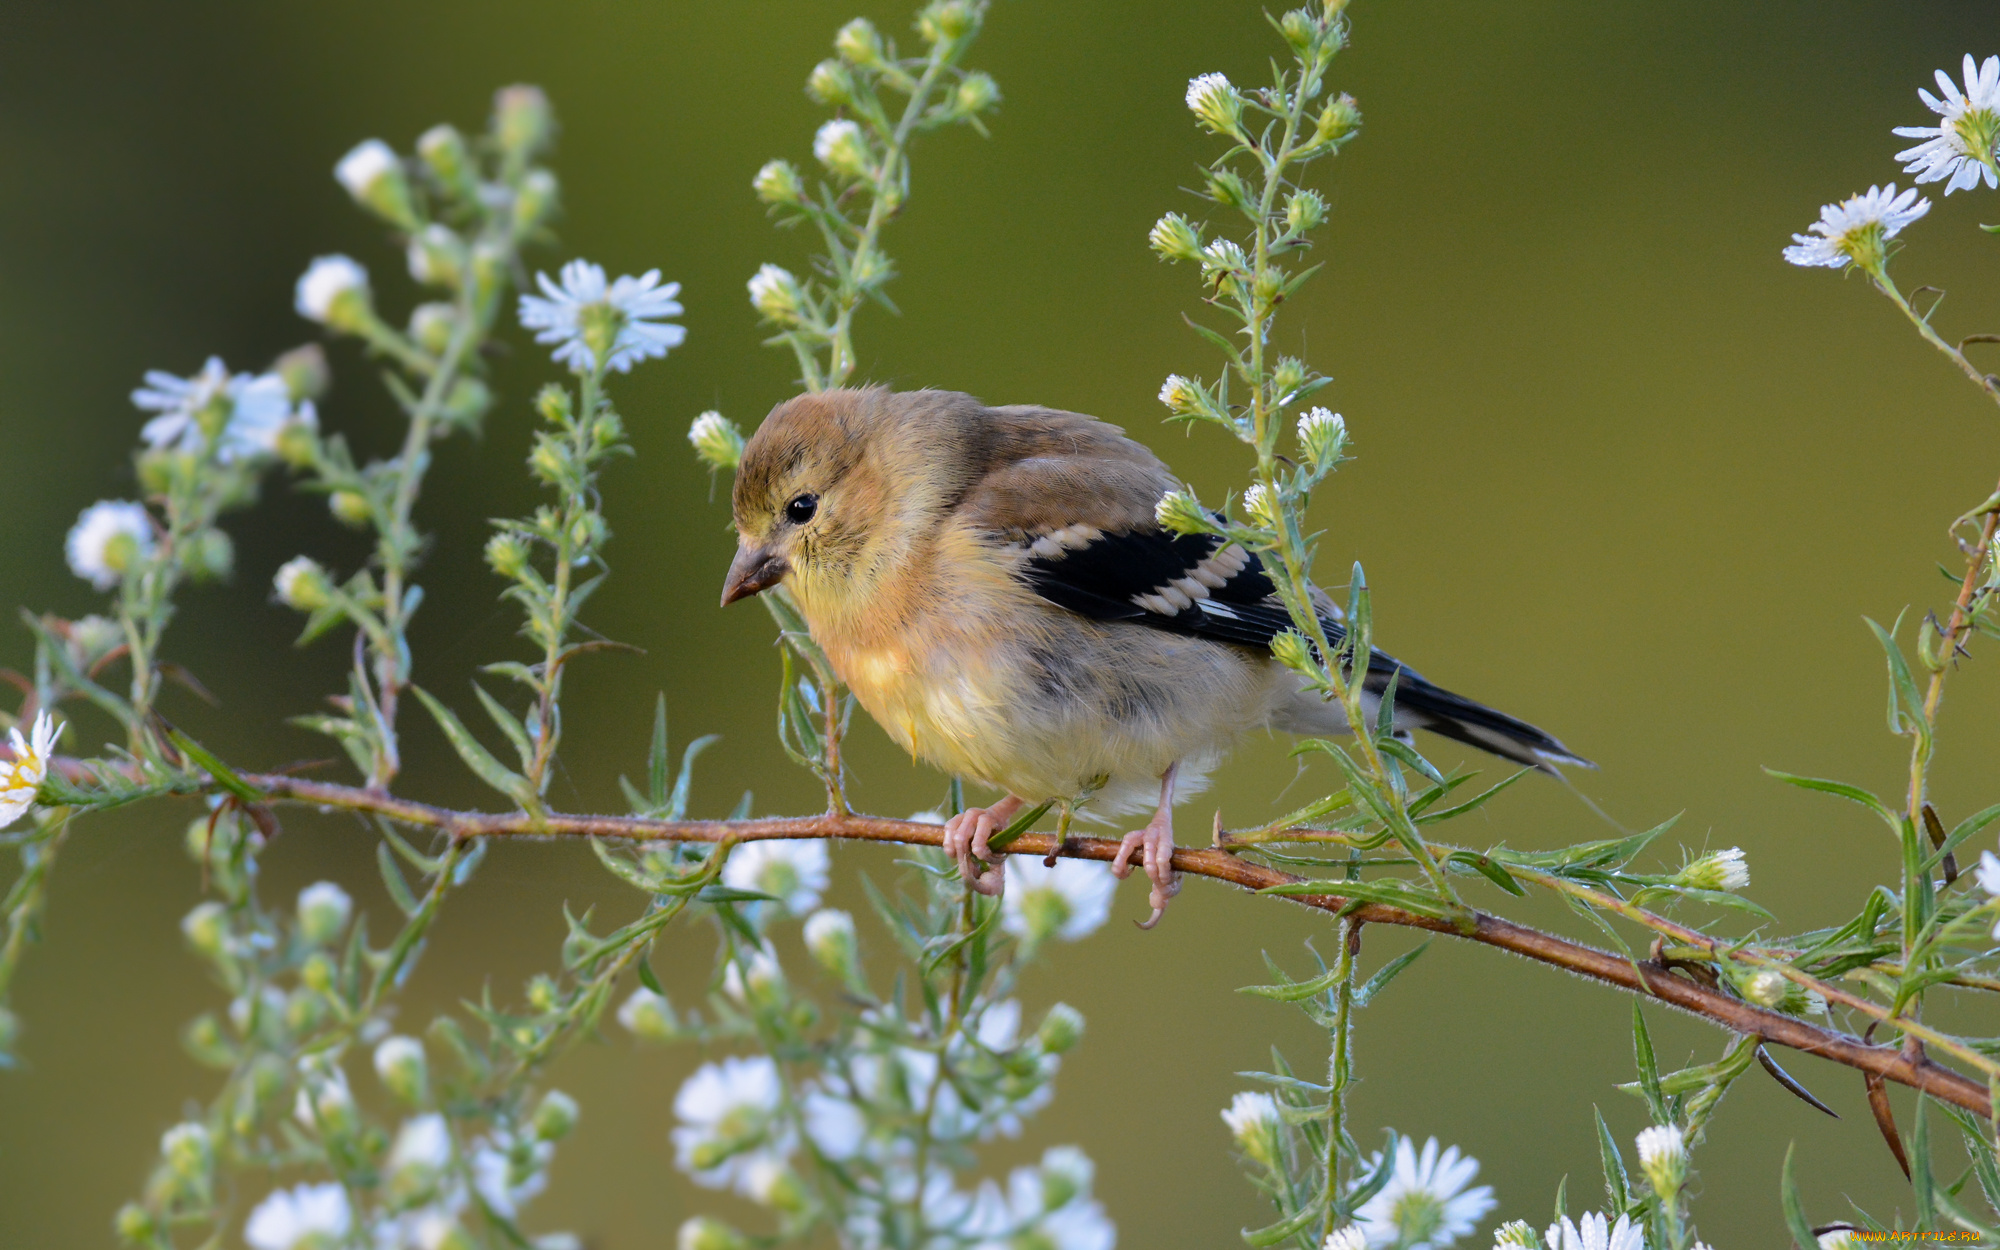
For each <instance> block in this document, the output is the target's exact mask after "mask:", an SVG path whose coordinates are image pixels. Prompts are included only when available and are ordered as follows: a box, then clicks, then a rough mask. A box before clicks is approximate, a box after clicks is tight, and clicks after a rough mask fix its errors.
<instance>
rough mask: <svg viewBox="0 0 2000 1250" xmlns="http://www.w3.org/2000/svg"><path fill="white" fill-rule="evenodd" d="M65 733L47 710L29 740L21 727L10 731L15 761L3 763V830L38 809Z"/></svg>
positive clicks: (40, 714)
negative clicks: (51, 762)
mask: <svg viewBox="0 0 2000 1250" xmlns="http://www.w3.org/2000/svg"><path fill="white" fill-rule="evenodd" d="M61 732H62V726H61V725H59V724H57V723H56V722H55V721H52V720H50V719H49V714H48V712H47V710H43V711H39V712H36V713H35V719H34V723H33V724H31V725H29V726H28V736H27V737H25V738H23V737H22V736H21V730H20V728H19V727H18V726H16V727H15V728H13V729H9V730H8V731H7V747H8V750H9V751H10V752H11V753H12V756H13V758H11V759H5V760H0V829H5V828H6V827H7V826H8V825H11V824H13V823H14V822H15V821H17V820H19V819H20V818H21V817H22V815H23V814H25V813H26V812H27V810H28V809H29V808H31V807H33V806H34V805H35V793H36V792H37V791H38V790H40V789H41V788H42V781H43V779H44V778H46V777H47V776H48V775H49V759H50V757H51V756H52V755H53V754H54V752H55V746H56V735H57V734H60V733H61Z"/></svg>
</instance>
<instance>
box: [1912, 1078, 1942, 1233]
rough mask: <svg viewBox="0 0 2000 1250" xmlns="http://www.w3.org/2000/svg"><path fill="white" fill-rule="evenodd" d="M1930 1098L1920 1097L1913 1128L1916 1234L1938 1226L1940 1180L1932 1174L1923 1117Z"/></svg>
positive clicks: (1929, 1139) (1919, 1095) (1928, 1141)
mask: <svg viewBox="0 0 2000 1250" xmlns="http://www.w3.org/2000/svg"><path fill="white" fill-rule="evenodd" d="M1929 1101H1930V1099H1928V1098H1926V1097H1924V1096H1923V1095H1922V1094H1918V1095H1917V1119H1916V1123H1915V1124H1913V1125H1912V1126H1911V1128H1910V1189H1911V1192H1912V1193H1913V1194H1914V1195H1915V1196H1916V1200H1917V1231H1918V1232H1920V1233H1927V1232H1930V1231H1932V1230H1933V1229H1935V1228H1936V1227H1937V1216H1938V1205H1937V1179H1936V1178H1935V1177H1934V1176H1932V1174H1931V1130H1930V1123H1929V1121H1928V1120H1927V1119H1926V1118H1925V1116H1924V1105H1925V1104H1926V1103H1928V1102H1929Z"/></svg>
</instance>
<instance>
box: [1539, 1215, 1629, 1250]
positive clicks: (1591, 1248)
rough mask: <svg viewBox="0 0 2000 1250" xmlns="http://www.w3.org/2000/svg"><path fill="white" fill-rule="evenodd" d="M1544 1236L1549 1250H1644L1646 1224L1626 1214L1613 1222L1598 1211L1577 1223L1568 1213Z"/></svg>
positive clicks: (1550, 1227) (1551, 1226)
mask: <svg viewBox="0 0 2000 1250" xmlns="http://www.w3.org/2000/svg"><path fill="white" fill-rule="evenodd" d="M1543 1237H1544V1238H1545V1239H1546V1240H1547V1241H1548V1243H1549V1247H1548V1250H1645V1246H1646V1227H1645V1225H1643V1224H1634V1223H1633V1222H1632V1220H1631V1218H1630V1217H1629V1216H1624V1215H1621V1216H1619V1217H1618V1222H1617V1223H1616V1224H1612V1223H1611V1222H1610V1221H1609V1220H1607V1219H1606V1218H1605V1217H1604V1216H1602V1215H1599V1214H1598V1213H1597V1212H1595V1211H1588V1212H1585V1213H1584V1216H1583V1218H1582V1219H1580V1220H1578V1221H1577V1222H1576V1223H1574V1224H1572V1223H1570V1219H1569V1217H1568V1216H1567V1215H1565V1216H1563V1217H1562V1219H1561V1220H1559V1221H1557V1222H1556V1223H1554V1224H1551V1225H1549V1231H1548V1232H1546V1233H1544V1234H1543Z"/></svg>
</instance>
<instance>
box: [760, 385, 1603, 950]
mask: <svg viewBox="0 0 2000 1250" xmlns="http://www.w3.org/2000/svg"><path fill="white" fill-rule="evenodd" d="M1177 484H1178V483H1177V482H1176V480H1175V478H1174V476H1173V475H1172V474H1171V473H1170V472H1169V471H1168V470H1167V467H1166V465H1164V464H1162V463H1161V462H1160V460H1159V458H1158V457H1157V456H1155V455H1154V454H1153V453H1152V452H1151V451H1149V450H1147V449H1146V448H1145V447H1143V446H1141V445H1140V444H1139V443H1137V442H1134V441H1133V440H1132V439H1129V438H1127V437H1126V436H1125V434H1124V432H1123V431H1121V430H1119V429H1118V428H1117V427H1116V426H1113V425H1109V424H1107V423H1105V422H1103V421H1099V420H1097V419H1095V418H1093V417H1087V416H1083V415H1081V414H1079V413H1074V412H1062V411H1059V410H1056V409H1052V408H1042V407H1036V406H1032V405H1008V406H1005V407H996V408H989V407H987V406H985V405H984V404H982V403H980V402H979V401H978V400H977V399H974V398H973V397H972V396H970V395H963V394H959V393H956V392H952V391H935V390H922V391H910V392H892V391H890V390H888V389H886V388H883V387H868V388H861V389H843V390H831V391H823V392H819V393H816V394H808V395H801V396H799V397H797V398H795V399H791V400H788V401H786V402H785V403H782V404H780V405H778V406H777V407H776V408H774V409H773V410H772V411H771V414H770V415H769V416H768V417H766V418H765V419H764V423H763V424H762V425H761V426H760V427H758V430H757V432H756V434H755V435H753V436H752V437H751V438H750V440H749V442H748V443H747V444H746V445H745V446H744V449H743V457H742V462H741V464H740V466H739V468H738V470H737V474H736V484H735V490H734V494H733V497H732V505H733V511H734V514H735V522H736V531H737V536H738V545H737V551H736V559H735V561H734V562H733V563H732V564H731V565H730V567H729V576H728V580H727V581H726V582H725V583H724V585H723V590H722V602H723V604H724V606H727V605H729V604H731V603H734V602H735V601H737V600H738V599H742V598H746V597H747V596H750V595H754V594H757V593H759V592H761V591H765V590H769V589H770V588H772V587H774V586H777V585H779V584H780V583H783V584H784V585H785V586H787V587H788V588H789V589H790V592H791V594H792V597H793V598H794V600H795V601H796V602H797V604H798V608H799V611H800V613H801V614H802V615H803V616H804V617H805V621H806V624H807V626H808V628H809V629H810V630H811V631H812V637H813V641H814V642H816V643H818V644H819V646H820V647H821V649H822V650H824V651H825V653H826V657H827V660H828V662H829V663H831V664H832V666H833V669H834V671H835V672H836V673H837V674H838V675H839V677H840V679H841V680H842V681H843V682H845V683H846V684H847V686H848V688H849V689H850V690H852V691H853V692H854V695H855V697H856V698H857V699H858V700H859V701H860V703H861V706H862V707H864V708H866V709H868V712H869V714H870V715H872V716H873V717H874V718H875V720H876V721H877V722H878V723H879V724H880V725H881V726H882V728H883V730H884V731H886V732H887V733H888V735H889V736H890V737H891V738H892V739H894V740H895V741H896V742H897V743H898V744H900V745H901V746H902V747H903V748H904V749H905V750H907V751H909V752H910V753H911V754H912V755H913V756H920V757H922V758H923V759H925V760H928V761H929V762H930V763H932V764H934V765H936V766H937V767H938V768H940V769H942V770H944V771H945V772H947V773H952V774H955V775H957V776H961V777H966V778H970V779H973V780H975V781H979V782H983V783H985V784H987V785H990V786H993V787H995V788H997V789H999V790H1001V791H1003V792H1004V795H1005V797H1003V798H1002V799H1001V800H1000V801H998V802H996V803H994V804H992V805H991V806H988V807H984V808H972V809H969V810H967V811H965V812H963V813H961V814H960V815H957V816H955V817H953V818H952V819H951V820H950V821H949V822H948V823H947V825H946V828H945V848H946V850H947V851H948V852H950V853H951V855H952V856H953V857H954V858H955V859H956V860H957V861H958V865H959V869H960V871H961V872H962V873H963V874H964V876H965V879H966V880H967V881H968V882H969V883H971V884H972V885H973V886H974V888H976V889H979V890H980V891H982V892H983V893H987V894H996V893H998V892H999V891H1000V888H1001V886H1002V884H1003V883H1004V880H1005V877H1004V875H1003V874H1002V872H1001V871H1000V870H999V868H998V867H987V865H994V864H997V861H998V855H997V853H995V852H994V851H993V850H992V849H991V847H990V846H989V841H990V839H991V838H992V836H993V835H994V834H995V833H997V832H999V831H1000V830H1002V829H1004V828H1006V827H1007V824H1008V822H1009V821H1011V820H1012V819H1013V818H1014V817H1015V816H1016V814H1018V813H1019V812H1020V811H1021V810H1022V809H1023V808H1025V807H1027V806H1030V805H1032V804H1038V803H1041V802H1043V801H1045V800H1055V801H1058V802H1065V803H1070V802H1076V801H1078V800H1081V799H1084V798H1086V797H1087V799H1088V803H1089V805H1090V807H1091V809H1093V810H1094V811H1096V812H1099V813H1103V814H1106V815H1112V814H1118V813H1124V812H1137V811H1144V810H1147V809H1149V808H1150V809H1151V810H1152V812H1153V815H1152V819H1151V820H1149V821H1148V822H1147V823H1146V825H1145V827H1144V828H1142V829H1138V830H1135V831H1133V832H1131V833H1128V834H1126V835H1125V837H1124V840H1123V842H1122V843H1121V844H1120V846H1119V849H1118V854H1117V857H1116V858H1115V859H1114V860H1113V862H1112V871H1113V872H1114V873H1115V874H1117V876H1119V877H1120V878H1121V879H1122V878H1124V877H1126V876H1129V875H1130V874H1131V872H1132V867H1133V859H1134V857H1135V856H1136V857H1137V858H1138V860H1139V863H1140V865H1141V866H1142V867H1143V868H1144V870H1145V873H1146V876H1147V877H1148V879H1149V880H1150V881H1151V884H1152V890H1151V894H1150V901H1151V904H1152V907H1153V915H1152V917H1151V918H1150V919H1149V920H1148V921H1147V922H1146V923H1145V925H1144V926H1142V927H1147V928H1150V927H1151V926H1152V925H1154V924H1156V923H1157V922H1158V921H1159V919H1160V916H1161V915H1162V914H1163V913H1164V911H1165V909H1166V906H1167V901H1168V900H1169V899H1170V898H1171V897H1172V896H1173V895H1174V893H1175V892H1176V891H1177V889H1178V881H1177V880H1176V878H1175V876H1174V872H1173V850H1174V834H1173V807H1174V803H1175V801H1176V799H1178V798H1181V797H1185V796H1187V795H1189V794H1193V793H1195V792H1197V791H1199V790H1200V789H1201V788H1202V787H1203V786H1204V785H1205V783H1206V777H1207V773H1208V772H1209V770H1210V769H1212V768H1213V767H1214V766H1215V765H1216V764H1217V763H1218V762H1219V761H1220V759H1221V758H1222V756H1223V754H1224V753H1225V752H1226V751H1227V750H1228V748H1229V747H1230V745H1231V744H1232V743H1234V742H1235V741H1236V739H1238V738H1239V737H1241V736H1242V735H1243V734H1245V733H1247V732H1249V731H1251V730H1253V729H1259V728H1265V727H1269V728H1275V729H1281V730H1285V731H1288V732H1291V733H1298V734H1315V735H1331V734H1341V733H1345V732H1347V730H1348V725H1347V718H1346V715H1345V713H1344V711H1343V709H1342V708H1341V707H1340V706H1339V705H1338V704H1335V703H1330V702H1328V701H1327V700H1326V699H1324V698H1323V697H1321V696H1320V695H1318V694H1316V693H1313V692H1310V691H1308V690H1306V689H1304V688H1303V687H1302V685H1301V682H1300V679H1299V677H1298V675H1297V674H1296V673H1294V672H1292V671H1291V670H1290V669H1287V668H1285V667H1284V666H1283V665H1282V664H1280V663H1279V662H1278V661H1277V660H1275V659H1273V658H1272V655H1271V651H1270V644H1271V640H1272V639H1273V638H1274V637H1276V636H1277V635H1278V634H1279V633H1281V632H1283V631H1284V630H1286V629H1289V628H1290V627H1291V620H1290V618H1289V616H1287V614H1286V612H1285V608H1284V606H1283V605H1282V604H1281V603H1280V602H1279V600H1278V598H1277V596H1276V595H1275V593H1274V591H1273V588H1272V584H1271V581H1270V578H1269V577H1268V576H1267V575H1266V573H1265V571H1264V567H1263V565H1262V563H1261V562H1260V561H1259V559H1258V557H1257V556H1256V554H1255V553H1253V552H1250V551H1246V550H1245V549H1244V548H1243V547H1242V546H1240V545H1238V544H1236V543H1232V542H1227V541H1225V540H1224V539H1222V538H1220V537H1217V536H1213V535H1187V536H1184V535H1179V534H1175V533H1173V532H1172V531H1169V530H1166V529H1164V528H1162V527H1161V526H1160V524H1159V522H1158V520H1157V519H1156V518H1155V516H1154V506H1155V505H1156V504H1157V503H1158V502H1159V500H1160V497H1161V495H1163V494H1164V493H1165V492H1167V491H1169V490H1172V489H1174V487H1175V486H1176V485H1177ZM1314 594H1315V597H1316V601H1317V602H1318V603H1319V604H1320V605H1321V616H1322V624H1323V625H1324V626H1325V628H1326V631H1327V636H1328V638H1329V639H1331V640H1338V639H1340V638H1342V637H1344V636H1345V632H1344V630H1343V628H1342V626H1341V624H1340V621H1339V613H1338V611H1337V610H1336V609H1335V608H1334V607H1333V604H1332V602H1331V600H1328V599H1327V598H1326V597H1325V596H1324V595H1323V594H1320V593H1319V592H1318V591H1317V590H1315V592H1314ZM1392 674H1394V675H1395V677H1396V696H1395V722H1394V727H1395V729H1396V730H1397V731H1398V732H1399V733H1405V734H1406V733H1408V732H1409V731H1411V730H1415V729H1425V730H1429V731H1430V732H1432V733H1436V734H1441V735H1443V736H1445V737H1447V738H1452V739H1456V740H1457V741H1459V742H1464V743H1469V744H1471V745H1472V746H1475V747H1478V748H1480V749H1482V750H1485V751H1489V752H1492V753H1493V754H1495V755H1499V756H1502V757H1504V758H1506V759H1509V760H1513V761H1515V762H1517V763H1521V764H1525V765H1528V766H1530V767H1533V768H1538V769H1541V770H1543V771H1545V772H1550V773H1553V772H1555V767H1554V766H1555V765H1557V764H1576V765H1582V766H1584V767H1589V766H1590V764H1589V761H1587V760H1584V759H1582V758H1581V757H1579V756H1577V755H1574V754H1572V753H1571V752H1570V751H1569V750H1568V749H1567V748H1566V747H1564V746H1563V744H1562V743H1560V742H1558V741H1556V740H1555V739H1554V738H1552V737H1550V736H1549V735H1548V734H1546V733H1543V732H1542V731H1541V730H1539V729H1537V728H1535V727H1534V726H1533V725H1529V724H1526V723H1525V722H1522V721H1519V720H1516V719H1514V718H1513V717H1511V716H1507V715H1504V714H1502V713H1500V712H1496V711H1494V710H1493V709H1491V708H1489V707H1485V706H1483V705H1481V704H1479V703H1475V702H1473V701H1472V700H1470V699H1466V698H1463V697H1461V696H1459V695H1455V694H1452V693H1450V692H1449V691H1446V690H1443V689H1440V688H1439V687H1437V686H1433V685H1431V684H1430V683H1429V682H1427V681H1425V680H1424V679H1423V678H1421V677H1419V676H1418V675H1417V674H1416V673H1414V672H1412V671H1411V670H1410V669H1408V668H1407V667H1405V666H1403V665H1402V664H1401V663H1400V662H1399V661H1397V660H1394V659H1391V658H1390V657H1389V656H1387V655H1384V654H1383V653H1381V652H1380V651H1377V652H1374V653H1373V654H1372V655H1371V656H1370V657H1369V663H1368V672H1367V675H1366V677H1365V679H1364V689H1365V690H1366V692H1367V693H1366V695H1365V696H1364V700H1365V701H1366V702H1367V704H1368V705H1369V707H1370V708H1371V711H1370V715H1371V716H1373V715H1374V714H1375V713H1374V711H1373V709H1374V708H1375V707H1376V706H1379V704H1378V703H1377V702H1376V701H1377V699H1378V697H1379V695H1380V693H1381V691H1382V690H1383V689H1384V688H1385V687H1386V686H1387V684H1388V681H1389V679H1390V677H1391V675H1392Z"/></svg>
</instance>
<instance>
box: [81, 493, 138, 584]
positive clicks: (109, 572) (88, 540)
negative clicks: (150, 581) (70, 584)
mask: <svg viewBox="0 0 2000 1250" xmlns="http://www.w3.org/2000/svg"><path fill="white" fill-rule="evenodd" d="M63 554H64V555H65V556H66V557H68V559H69V569H70V572H72V573H74V574H76V575H77V576H78V577H81V578H82V579H83V580H85V581H87V582H89V583H90V584H91V585H92V586H95V587H96V588H97V589H99V590H109V589H111V588H112V587H113V586H116V585H117V584H118V583H119V581H120V580H121V579H122V578H123V577H124V576H125V573H126V571H127V570H128V569H130V568H131V567H132V566H133V564H134V563H135V562H137V561H139V560H144V559H146V558H148V557H150V556H151V555H152V554H153V519H152V517H151V516H149V515H148V514H147V512H146V509H145V507H144V506H143V505H141V504H136V503H126V502H124V501H123V500H111V499H100V500H98V501H97V502H96V503H94V504H92V505H90V506H89V507H88V508H85V509H84V510H83V512H82V513H81V514H80V515H79V516H78V517H77V518H76V524H75V525H74V526H72V527H70V531H69V537H68V539H66V540H65V541H64V543H63Z"/></svg>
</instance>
